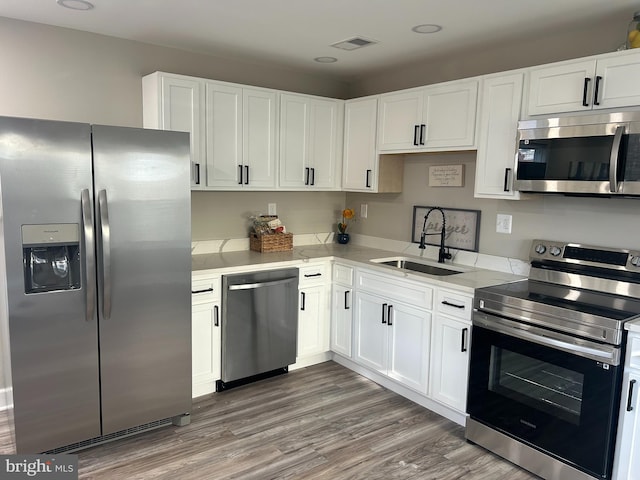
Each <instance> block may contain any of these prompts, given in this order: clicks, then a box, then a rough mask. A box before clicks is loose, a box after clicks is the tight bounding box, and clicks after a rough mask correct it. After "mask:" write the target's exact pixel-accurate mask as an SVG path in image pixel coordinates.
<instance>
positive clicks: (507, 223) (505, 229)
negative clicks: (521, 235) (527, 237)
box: [496, 213, 512, 233]
mask: <svg viewBox="0 0 640 480" xmlns="http://www.w3.org/2000/svg"><path fill="white" fill-rule="evenodd" d="M511 223H512V216H511V215H504V214H502V213H499V214H498V216H497V217H496V232H497V233H511Z"/></svg>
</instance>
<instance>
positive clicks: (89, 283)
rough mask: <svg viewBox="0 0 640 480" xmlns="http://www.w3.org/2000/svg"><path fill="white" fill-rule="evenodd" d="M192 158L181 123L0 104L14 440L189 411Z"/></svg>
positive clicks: (159, 419) (38, 439)
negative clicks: (23, 111)
mask: <svg viewBox="0 0 640 480" xmlns="http://www.w3.org/2000/svg"><path fill="white" fill-rule="evenodd" d="M189 169H190V160H189V136H188V134H185V133H178V132H166V131H158V130H142V129H134V128H123V127H110V126H95V125H93V126H92V125H88V124H80V123H69V122H54V121H46V120H33V119H24V118H7V117H0V202H1V203H0V207H1V210H0V240H1V241H0V269H2V274H3V275H2V276H3V278H4V281H3V282H2V285H0V334H1V333H2V332H4V338H2V343H3V345H2V347H3V367H4V371H5V375H4V376H5V386H4V387H5V390H4V391H5V393H6V394H7V396H8V397H9V398H8V402H9V403H12V404H13V408H12V409H9V410H8V411H6V412H4V416H5V418H6V419H8V421H9V424H10V426H11V429H12V431H13V433H14V434H15V435H14V439H15V450H16V451H17V452H18V453H40V452H51V451H53V452H59V451H64V450H69V449H71V448H73V449H76V448H78V447H82V446H89V445H91V444H93V443H98V442H100V441H103V440H105V439H108V438H117V437H118V436H120V435H126V434H130V433H131V432H136V431H138V430H144V429H146V428H151V427H155V426H158V425H162V424H164V423H170V422H172V421H173V422H174V423H178V424H179V423H181V422H182V423H186V420H188V418H189V417H188V415H189V413H190V411H191V306H190V305H191V304H190V301H191V299H190V295H191V293H190V292H191V289H190V285H191V219H190V180H189V178H190V170H189ZM7 336H8V338H7ZM7 348H8V350H9V351H8V352H7ZM0 388H2V386H0ZM11 397H12V398H11ZM69 446H71V447H69Z"/></svg>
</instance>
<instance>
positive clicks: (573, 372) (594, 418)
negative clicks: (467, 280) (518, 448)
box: [467, 312, 622, 478]
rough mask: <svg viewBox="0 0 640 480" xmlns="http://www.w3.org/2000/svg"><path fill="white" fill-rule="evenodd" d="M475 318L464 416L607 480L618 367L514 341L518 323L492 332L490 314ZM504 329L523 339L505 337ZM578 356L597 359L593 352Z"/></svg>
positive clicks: (545, 343) (560, 348)
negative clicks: (466, 414)
mask: <svg viewBox="0 0 640 480" xmlns="http://www.w3.org/2000/svg"><path fill="white" fill-rule="evenodd" d="M476 316H478V317H481V319H482V321H480V322H477V321H476V319H475V318H474V326H473V331H472V343H471V344H472V345H473V347H472V349H471V357H470V358H471V360H470V372H469V392H468V401H467V409H468V413H469V414H470V416H471V417H472V418H473V419H475V420H477V421H478V422H481V423H483V424H485V425H487V426H489V427H491V428H493V429H495V430H498V431H500V432H502V433H504V434H506V435H508V436H511V437H513V438H516V439H517V440H520V441H522V442H524V443H525V444H528V445H529V446H531V447H533V448H535V449H537V450H541V451H543V452H544V453H547V454H549V455H552V456H554V457H556V458H559V459H560V460H562V461H563V462H565V463H568V464H570V465H572V466H574V467H575V468H577V469H579V470H582V471H584V472H587V473H589V474H590V475H594V476H597V477H600V478H607V477H608V476H609V475H610V473H611V466H612V460H613V447H614V438H615V428H616V423H617V415H618V414H617V406H618V404H619V403H618V402H619V397H620V387H621V379H622V367H621V366H620V365H619V362H615V361H614V362H611V363H618V365H612V364H610V363H608V362H607V361H598V360H595V359H594V358H587V357H584V356H582V354H581V353H576V352H571V350H573V346H572V345H563V341H562V340H558V339H552V338H542V339H541V340H542V341H541V342H540V343H538V342H536V340H535V339H534V335H531V334H530V332H526V335H519V333H517V332H516V330H517V329H518V327H517V325H518V323H517V322H511V321H507V320H504V319H498V318H497V317H495V320H497V322H498V325H499V328H498V330H500V331H496V330H494V329H491V328H487V326H488V325H490V324H491V317H492V316H491V315H486V314H484V313H479V312H476ZM509 324H511V326H512V327H513V328H514V332H515V333H516V335H518V336H520V337H521V338H518V336H514V335H510V334H509V333H507V332H508V329H509V328H511V327H509V326H508V325H509ZM550 334H551V336H553V332H550ZM563 337H566V336H564V335H563ZM563 340H566V338H565V339H563ZM590 343H591V342H590ZM594 345H597V344H594ZM565 347H566V348H565ZM610 348H614V347H607V349H610ZM579 350H584V351H585V352H587V355H588V356H591V357H596V356H597V353H596V351H595V349H592V350H590V349H589V348H586V347H581V348H580V349H579ZM607 355H608V353H607V354H605V356H607ZM616 356H617V355H616Z"/></svg>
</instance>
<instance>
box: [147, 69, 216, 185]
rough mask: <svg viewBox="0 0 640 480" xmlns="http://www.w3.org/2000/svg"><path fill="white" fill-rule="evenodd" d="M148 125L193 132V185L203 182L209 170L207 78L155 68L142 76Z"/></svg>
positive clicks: (156, 127)
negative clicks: (205, 92)
mask: <svg viewBox="0 0 640 480" xmlns="http://www.w3.org/2000/svg"><path fill="white" fill-rule="evenodd" d="M142 104H143V109H142V110H143V115H142V117H143V122H142V124H143V126H144V128H155V129H160V130H176V131H179V132H188V133H190V134H191V166H192V168H191V185H192V186H193V187H198V186H200V185H203V184H204V182H205V179H206V172H205V167H204V163H205V137H204V81H203V80H201V79H198V78H193V77H186V76H183V75H173V74H167V73H163V72H155V73H152V74H150V75H147V76H145V77H143V79H142Z"/></svg>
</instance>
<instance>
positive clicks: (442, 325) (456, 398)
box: [429, 314, 471, 412]
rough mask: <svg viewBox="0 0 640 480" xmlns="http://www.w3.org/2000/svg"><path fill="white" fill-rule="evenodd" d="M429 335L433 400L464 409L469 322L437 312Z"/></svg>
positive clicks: (430, 386) (465, 402) (467, 366)
mask: <svg viewBox="0 0 640 480" xmlns="http://www.w3.org/2000/svg"><path fill="white" fill-rule="evenodd" d="M432 336H433V338H432V343H431V344H432V346H433V347H432V352H433V355H432V357H431V381H430V385H429V393H430V395H431V397H433V399H434V400H438V401H439V402H442V403H444V404H446V405H449V406H450V407H452V408H455V409H456V410H459V411H461V412H464V411H465V410H466V407H467V380H468V376H469V340H470V338H471V323H470V322H465V321H462V320H458V319H455V318H451V317H447V316H445V315H439V314H436V317H435V319H434V321H433V334H432Z"/></svg>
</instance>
